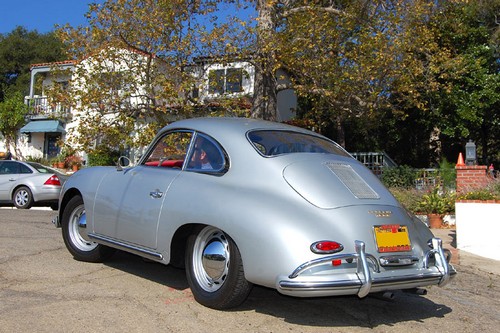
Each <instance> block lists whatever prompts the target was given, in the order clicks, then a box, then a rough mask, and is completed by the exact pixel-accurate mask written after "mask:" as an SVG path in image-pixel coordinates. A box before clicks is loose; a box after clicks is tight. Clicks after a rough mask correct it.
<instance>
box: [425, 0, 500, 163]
mask: <svg viewBox="0 0 500 333" xmlns="http://www.w3.org/2000/svg"><path fill="white" fill-rule="evenodd" d="M499 11H500V1H498V0H485V1H477V2H469V3H461V2H458V3H453V2H450V3H447V4H446V6H443V10H442V11H441V12H440V13H439V15H437V17H436V19H435V20H434V22H433V25H434V29H435V30H436V31H437V33H436V35H437V36H439V37H440V38H439V40H440V45H441V47H442V48H446V49H449V50H451V51H452V54H453V57H452V59H451V61H453V62H454V63H455V66H453V67H448V68H446V67H445V68H442V71H441V73H440V77H439V80H440V82H442V83H443V84H446V85H445V86H446V89H442V90H440V91H438V92H436V93H434V94H430V98H433V100H434V101H435V102H434V106H435V109H436V113H437V115H438V117H439V120H440V121H439V124H440V127H441V128H442V139H443V141H444V142H448V143H449V142H452V143H455V144H456V146H458V147H456V149H448V152H449V153H453V155H454V157H456V156H458V152H459V151H460V150H463V147H464V145H465V143H466V142H467V140H468V139H474V140H475V141H476V143H477V145H478V153H479V156H481V157H482V160H481V162H482V163H484V164H487V163H488V164H489V163H491V162H493V161H496V162H498V161H500V154H499V153H498V152H499V150H500V139H499V138H498V135H495V134H496V133H500V114H499V113H498V110H499V108H500V62H499V61H500V58H499V56H500V53H499V51H500V48H499V45H500V44H499V40H498V34H499V31H500V28H499V25H498V17H497V15H496V13H498V12H499ZM448 146H450V145H449V144H446V145H445V147H448ZM452 148H455V147H452ZM457 150H458V151H457Z"/></svg>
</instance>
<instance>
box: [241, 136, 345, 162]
mask: <svg viewBox="0 0 500 333" xmlns="http://www.w3.org/2000/svg"><path fill="white" fill-rule="evenodd" d="M248 139H249V140H250V142H251V143H252V145H253V146H254V147H255V149H256V150H257V151H258V152H259V153H261V154H262V155H264V156H268V157H269V156H276V155H282V154H291V153H324V154H336V155H341V156H346V157H349V154H348V153H347V152H346V151H345V150H344V149H342V148H341V147H340V146H339V145H337V144H336V143H334V142H333V141H329V140H326V139H323V138H321V137H318V136H314V135H309V134H305V133H300V132H293V131H278V130H258V131H252V132H249V133H248Z"/></svg>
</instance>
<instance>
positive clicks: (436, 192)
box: [417, 186, 455, 215]
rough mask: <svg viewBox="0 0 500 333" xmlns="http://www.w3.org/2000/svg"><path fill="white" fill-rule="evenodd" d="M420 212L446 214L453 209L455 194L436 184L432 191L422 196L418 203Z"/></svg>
mask: <svg viewBox="0 0 500 333" xmlns="http://www.w3.org/2000/svg"><path fill="white" fill-rule="evenodd" d="M417 209H418V210H419V211H420V212H422V213H426V214H440V215H444V214H448V213H451V212H454V211H455V195H454V194H452V193H449V192H446V191H442V190H441V188H440V187H439V186H436V187H435V188H434V189H433V190H432V191H430V192H429V193H427V194H424V195H423V196H422V199H421V200H420V202H419V203H418V208H417Z"/></svg>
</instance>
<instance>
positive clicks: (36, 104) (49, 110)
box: [24, 95, 71, 120]
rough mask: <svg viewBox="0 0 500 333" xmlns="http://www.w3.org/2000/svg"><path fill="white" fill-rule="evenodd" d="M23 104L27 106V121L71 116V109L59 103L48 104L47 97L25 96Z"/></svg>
mask: <svg viewBox="0 0 500 333" xmlns="http://www.w3.org/2000/svg"><path fill="white" fill-rule="evenodd" d="M24 103H25V104H26V105H27V106H28V113H27V115H26V119H27V120H35V119H60V118H67V117H69V115H70V114H71V108H70V107H69V106H65V105H63V104H61V103H56V104H52V103H49V101H48V98H47V96H37V95H35V96H33V97H29V96H26V97H25V98H24Z"/></svg>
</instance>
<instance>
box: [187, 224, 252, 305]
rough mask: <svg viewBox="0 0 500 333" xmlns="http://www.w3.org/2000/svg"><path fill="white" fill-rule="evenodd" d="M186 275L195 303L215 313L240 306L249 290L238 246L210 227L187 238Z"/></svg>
mask: <svg viewBox="0 0 500 333" xmlns="http://www.w3.org/2000/svg"><path fill="white" fill-rule="evenodd" d="M186 276H187V280H188V284H189V287H190V288H191V291H192V292H193V296H194V298H195V299H196V301H198V302H199V303H200V304H203V305H205V306H207V307H210V308H213V309H218V310H222V309H228V308H232V307H235V306H238V305H240V304H241V303H243V301H245V300H246V298H247V297H248V294H249V293H250V290H251V289H252V284H251V283H250V282H248V281H247V280H246V279H245V274H244V271H243V262H242V260H241V255H240V252H239V250H238V247H237V246H236V244H235V243H234V241H233V240H232V239H231V238H230V237H229V236H228V235H226V234H225V233H224V232H223V231H221V230H219V229H217V228H214V227H210V226H206V227H203V228H199V229H197V230H196V231H195V232H194V233H193V234H192V235H191V236H190V237H189V239H188V242H187V249H186Z"/></svg>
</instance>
